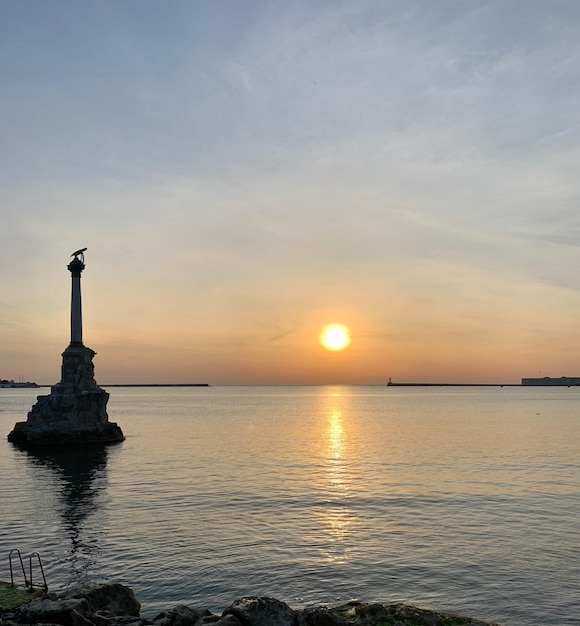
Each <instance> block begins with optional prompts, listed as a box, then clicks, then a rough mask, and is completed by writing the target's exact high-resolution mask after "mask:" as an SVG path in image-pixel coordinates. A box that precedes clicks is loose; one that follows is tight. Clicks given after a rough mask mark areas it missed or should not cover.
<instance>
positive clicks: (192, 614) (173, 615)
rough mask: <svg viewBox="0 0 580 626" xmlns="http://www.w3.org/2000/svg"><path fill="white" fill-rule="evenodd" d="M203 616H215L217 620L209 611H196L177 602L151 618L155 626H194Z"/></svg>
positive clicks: (217, 617)
mask: <svg viewBox="0 0 580 626" xmlns="http://www.w3.org/2000/svg"><path fill="white" fill-rule="evenodd" d="M205 617H213V618H215V619H214V620H213V621H217V620H218V619H219V616H217V615H212V613H210V611H207V610H204V611H197V610H195V609H192V608H190V607H188V606H186V605H185V604H179V605H177V606H176V607H175V608H174V609H171V610H170V611H163V612H162V613H159V615H157V617H155V618H154V619H153V622H154V623H155V625H156V626H194V624H197V623H198V622H199V621H201V620H202V619H204V618H205Z"/></svg>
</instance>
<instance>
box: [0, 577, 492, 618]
mask: <svg viewBox="0 0 580 626" xmlns="http://www.w3.org/2000/svg"><path fill="white" fill-rule="evenodd" d="M140 609H141V605H140V603H139V601H138V600H137V598H136V597H135V594H134V593H133V591H132V590H131V589H130V588H129V587H126V586H123V585H120V584H115V583H88V584H80V585H76V586H74V587H71V588H70V589H67V590H66V591H63V592H62V593H58V594H55V593H46V594H44V595H42V596H41V597H38V598H35V599H34V600H31V601H30V602H28V603H27V604H25V605H23V606H20V607H19V608H17V609H14V610H12V611H11V612H5V613H4V614H3V615H0V622H1V623H2V625H3V626H18V625H19V624H47V625H49V624H61V625H62V626H205V624H208V625H210V624H211V625H215V626H498V625H497V624H490V623H489V622H482V621H480V620H477V619H472V618H470V617H462V616H459V615H452V614H449V613H439V612H436V611H430V610H426V609H419V608H416V607H413V606H409V605H406V604H365V603H362V602H349V603H347V604H344V605H342V606H338V607H334V608H328V607H325V606H317V607H310V608H305V609H292V608H290V607H289V606H288V605H287V604H285V603H284V602H281V601H280V600H276V599H274V598H267V597H254V596H252V597H244V598H240V599H238V600H236V601H235V602H233V603H232V604H230V606H229V607H227V608H226V609H225V610H224V611H223V613H221V614H214V613H212V612H211V611H208V610H204V609H199V608H193V607H189V606H186V605H179V606H176V607H175V608H173V609H171V610H169V611H164V612H163V613H160V614H159V615H157V616H156V617H154V618H153V619H145V618H142V617H140Z"/></svg>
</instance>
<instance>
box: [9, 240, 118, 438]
mask: <svg viewBox="0 0 580 626" xmlns="http://www.w3.org/2000/svg"><path fill="white" fill-rule="evenodd" d="M85 251H86V248H81V249H80V250H77V251H76V252H73V253H72V254H71V256H72V257H74V258H73V260H72V261H71V262H70V263H69V265H68V266H67V269H68V270H69V271H70V273H71V279H72V291H71V341H70V344H69V346H68V347H67V348H66V350H65V351H64V352H63V353H62V368H61V380H60V382H58V383H57V384H56V385H53V386H52V387H51V390H50V394H49V395H46V396H38V398H37V402H36V404H35V405H34V406H33V407H32V409H31V411H30V412H29V413H28V419H27V421H26V422H18V423H17V424H16V425H15V426H14V430H12V432H11V433H10V434H9V435H8V441H11V442H12V443H14V444H15V445H18V446H20V447H23V448H34V447H46V446H68V447H70V446H77V445H86V444H108V443H117V442H120V441H123V440H124V439H125V437H124V435H123V432H122V430H121V428H120V427H119V426H118V425H117V424H115V423H113V422H109V416H108V414H107V402H108V400H109V394H108V393H107V392H106V391H105V390H104V389H102V388H101V387H99V386H98V385H97V381H96V380H95V377H94V365H93V358H94V356H95V354H96V352H95V351H94V350H91V348H88V347H86V346H85V345H84V344H83V340H82V307H81V282H80V281H81V272H82V271H83V270H84V269H85V263H84V261H85V257H84V253H85Z"/></svg>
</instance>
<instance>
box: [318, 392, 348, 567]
mask: <svg viewBox="0 0 580 626" xmlns="http://www.w3.org/2000/svg"><path fill="white" fill-rule="evenodd" d="M325 400H326V402H325V407H324V409H323V415H324V416H325V420H326V428H325V433H324V435H325V436H324V441H325V444H326V449H325V451H324V473H323V474H322V476H323V477H324V480H325V484H324V485H323V486H322V487H323V488H322V491H323V492H324V493H326V494H327V500H326V502H324V503H323V504H322V506H321V508H320V510H319V511H318V514H317V516H318V517H319V519H320V523H321V526H322V529H323V535H322V537H321V539H322V541H321V553H322V555H323V556H324V557H325V558H326V559H327V560H328V561H331V562H333V563H344V562H346V561H348V560H349V559H350V558H351V556H352V551H353V549H354V544H353V538H354V529H355V526H356V521H357V519H356V514H355V512H354V511H353V509H352V508H351V507H350V506H349V502H348V500H349V498H350V497H351V491H352V485H353V475H352V468H351V464H350V462H349V458H348V430H347V426H346V425H347V424H348V414H347V412H346V408H347V404H348V403H347V402H346V398H345V397H344V396H343V395H342V394H338V393H332V394H329V395H328V396H326V398H325ZM321 480H322V477H321Z"/></svg>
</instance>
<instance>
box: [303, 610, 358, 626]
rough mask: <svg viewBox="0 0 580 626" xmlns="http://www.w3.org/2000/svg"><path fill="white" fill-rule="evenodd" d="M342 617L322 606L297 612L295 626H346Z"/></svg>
mask: <svg viewBox="0 0 580 626" xmlns="http://www.w3.org/2000/svg"><path fill="white" fill-rule="evenodd" d="M347 624H348V622H347V620H346V619H345V618H344V617H341V616H340V615H338V614H337V613H334V612H333V611H332V610H331V609H328V608H326V607H323V606H315V607H312V608H307V609H302V610H301V611H298V620H297V622H296V626H346V625H347Z"/></svg>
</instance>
